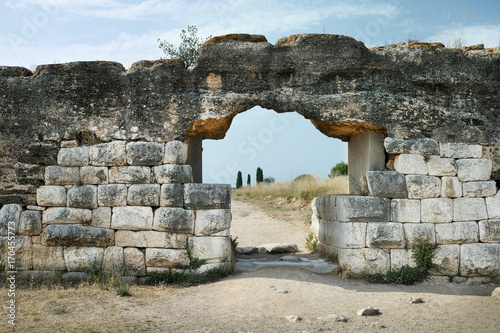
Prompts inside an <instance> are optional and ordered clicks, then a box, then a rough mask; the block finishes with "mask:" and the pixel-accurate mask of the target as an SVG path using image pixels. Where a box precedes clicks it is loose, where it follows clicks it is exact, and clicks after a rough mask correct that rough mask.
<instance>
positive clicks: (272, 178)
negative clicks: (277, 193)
mask: <svg viewBox="0 0 500 333" xmlns="http://www.w3.org/2000/svg"><path fill="white" fill-rule="evenodd" d="M263 182H264V183H266V184H272V183H275V182H276V179H274V177H266V178H264V180H263Z"/></svg>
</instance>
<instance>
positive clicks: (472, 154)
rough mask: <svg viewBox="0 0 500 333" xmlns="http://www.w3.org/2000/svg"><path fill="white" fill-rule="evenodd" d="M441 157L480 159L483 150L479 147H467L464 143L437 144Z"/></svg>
mask: <svg viewBox="0 0 500 333" xmlns="http://www.w3.org/2000/svg"><path fill="white" fill-rule="evenodd" d="M439 148H440V150H441V157H451V158H481V156H482V155H483V148H482V147H481V146H480V145H468V144H465V143H445V142H442V143H440V144H439Z"/></svg>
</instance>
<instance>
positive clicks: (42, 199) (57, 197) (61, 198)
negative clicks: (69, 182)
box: [36, 186, 66, 207]
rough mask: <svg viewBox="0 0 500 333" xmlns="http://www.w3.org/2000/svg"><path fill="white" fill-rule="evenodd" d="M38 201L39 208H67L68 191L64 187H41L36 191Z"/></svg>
mask: <svg viewBox="0 0 500 333" xmlns="http://www.w3.org/2000/svg"><path fill="white" fill-rule="evenodd" d="M36 201H37V204H38V205H39V206H47V207H64V206H66V189H65V188H64V186H40V187H39V188H37V189H36Z"/></svg>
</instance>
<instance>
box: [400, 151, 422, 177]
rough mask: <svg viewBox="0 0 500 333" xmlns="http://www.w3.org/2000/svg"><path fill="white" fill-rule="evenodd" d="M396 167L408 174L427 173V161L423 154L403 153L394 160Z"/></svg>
mask: <svg viewBox="0 0 500 333" xmlns="http://www.w3.org/2000/svg"><path fill="white" fill-rule="evenodd" d="M394 169H395V170H396V171H397V172H399V173H402V174H406V175H427V174H428V173H429V171H428V168H427V163H426V162H425V159H424V157H423V156H422V155H417V154H401V155H398V156H396V159H395V160H394Z"/></svg>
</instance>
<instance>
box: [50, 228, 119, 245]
mask: <svg viewBox="0 0 500 333" xmlns="http://www.w3.org/2000/svg"><path fill="white" fill-rule="evenodd" d="M114 234H115V232H114V231H113V230H111V229H104V228H96V227H89V226H82V225H77V224H70V225H66V224H62V225H58V224H51V225H49V226H47V227H45V228H44V229H43V232H42V242H43V244H46V245H49V246H108V245H112V244H113V241H114Z"/></svg>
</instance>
